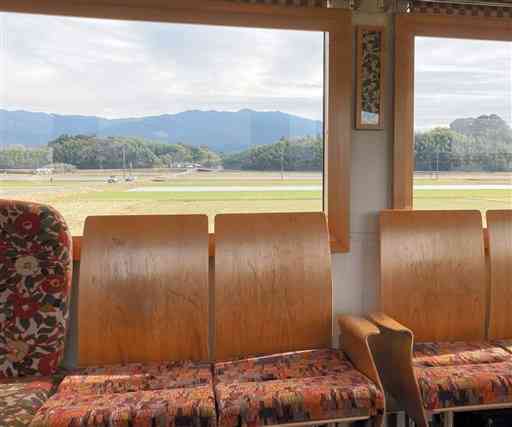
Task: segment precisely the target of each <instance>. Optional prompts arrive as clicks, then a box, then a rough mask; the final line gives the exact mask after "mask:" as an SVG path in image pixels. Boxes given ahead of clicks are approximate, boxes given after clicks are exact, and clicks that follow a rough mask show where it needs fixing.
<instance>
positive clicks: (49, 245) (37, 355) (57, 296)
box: [0, 200, 72, 378]
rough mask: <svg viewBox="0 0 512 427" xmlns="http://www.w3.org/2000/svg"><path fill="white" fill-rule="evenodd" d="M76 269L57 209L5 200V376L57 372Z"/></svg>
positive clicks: (0, 337) (0, 205)
mask: <svg viewBox="0 0 512 427" xmlns="http://www.w3.org/2000/svg"><path fill="white" fill-rule="evenodd" d="M71 270H72V259H71V238H70V235H69V231H68V228H67V226H66V223H65V222H64V220H63V219H62V217H61V216H60V215H59V214H58V213H57V212H56V211H55V210H53V209H52V208H50V207H48V206H44V205H37V204H30V203H23V202H13V201H5V200H0V378H7V377H9V378H12V377H18V376H32V375H42V376H48V375H53V374H54V373H55V372H56V370H57V368H58V365H59V363H60V360H61V358H62V355H63V351H64V339H65V334H66V323H67V316H68V297H69V288H70V285H71Z"/></svg>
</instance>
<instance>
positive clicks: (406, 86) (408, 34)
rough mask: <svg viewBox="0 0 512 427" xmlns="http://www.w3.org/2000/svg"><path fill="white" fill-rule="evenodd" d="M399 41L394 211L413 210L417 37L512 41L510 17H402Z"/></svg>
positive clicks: (398, 33) (396, 50)
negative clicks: (415, 40) (415, 57)
mask: <svg viewBox="0 0 512 427" xmlns="http://www.w3.org/2000/svg"><path fill="white" fill-rule="evenodd" d="M395 22H396V32H395V34H396V38H395V52H396V54H395V145H394V153H393V154H394V158H393V208H394V209H409V210H410V209H413V192H414V191H413V190H414V189H413V180H414V72H415V69H414V55H415V51H414V50H415V43H414V39H415V37H417V36H419V37H446V38H457V39H477V40H492V41H512V20H511V19H508V18H493V17H478V16H458V15H457V16H453V15H450V16H447V15H423V14H411V15H399V16H397V17H396V21H395Z"/></svg>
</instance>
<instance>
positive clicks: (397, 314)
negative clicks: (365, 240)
mask: <svg viewBox="0 0 512 427" xmlns="http://www.w3.org/2000/svg"><path fill="white" fill-rule="evenodd" d="M380 252H381V254H380V262H381V286H380V303H381V307H380V309H381V310H382V311H383V312H384V313H385V314H387V315H389V316H391V317H392V318H394V319H395V320H397V321H398V322H400V323H402V324H403V325H405V326H406V327H408V328H410V329H411V330H412V331H413V333H414V335H415V338H416V341H418V342H428V341H454V340H455V341H456V340H482V339H484V338H485V332H486V327H485V323H486V304H487V281H486V266H485V253H484V242H483V233H482V217H481V213H480V212H478V211H384V212H382V213H381V215H380Z"/></svg>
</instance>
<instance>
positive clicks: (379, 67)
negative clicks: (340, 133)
mask: <svg viewBox="0 0 512 427" xmlns="http://www.w3.org/2000/svg"><path fill="white" fill-rule="evenodd" d="M385 43H386V40H385V28H384V27H380V26H358V27H357V85H356V87H357V89H356V90H357V96H356V99H357V105H356V109H355V111H356V125H355V127H356V129H367V130H368V129H370V130H371V129H373V130H381V129H384V73H385Z"/></svg>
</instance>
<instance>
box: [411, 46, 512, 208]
mask: <svg viewBox="0 0 512 427" xmlns="http://www.w3.org/2000/svg"><path fill="white" fill-rule="evenodd" d="M415 44H416V46H415V158H416V161H415V175H414V208H417V209H478V210H481V211H482V212H485V211H486V210H489V209H511V208H512V129H511V124H512V115H511V102H512V90H511V89H512V88H511V86H512V43H510V42H496V41H481V40H463V39H447V38H433V37H416V41H415Z"/></svg>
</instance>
